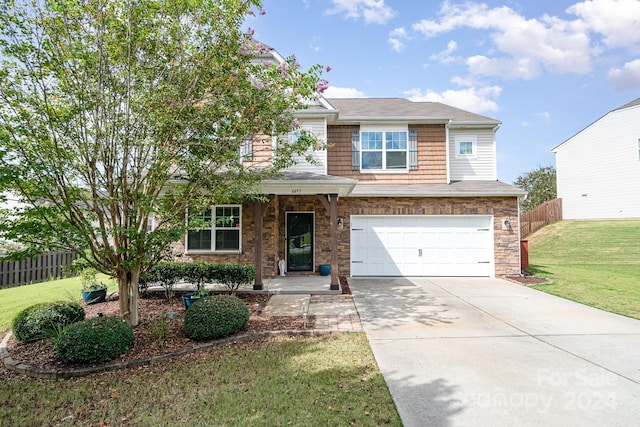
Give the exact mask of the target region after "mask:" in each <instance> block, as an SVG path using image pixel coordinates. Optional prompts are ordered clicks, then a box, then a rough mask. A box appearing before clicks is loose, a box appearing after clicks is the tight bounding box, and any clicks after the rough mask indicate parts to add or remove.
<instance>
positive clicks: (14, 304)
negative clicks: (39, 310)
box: [0, 275, 118, 332]
mask: <svg viewBox="0 0 640 427" xmlns="http://www.w3.org/2000/svg"><path fill="white" fill-rule="evenodd" d="M98 280H100V281H102V282H104V283H106V284H107V285H109V291H110V292H113V291H116V290H117V289H118V287H117V286H116V285H115V282H114V281H113V280H110V279H108V278H107V276H104V275H100V276H98ZM81 289H82V285H81V284H80V277H72V278H70V279H61V280H51V281H48V282H43V283H36V284H34V285H27V286H18V287H15V288H8V289H0V307H2V310H0V332H2V331H4V330H5V329H7V328H9V327H10V326H11V320H12V319H13V317H14V316H15V315H16V314H17V313H18V312H19V311H20V310H22V309H23V308H26V307H28V306H30V305H33V304H36V303H39V302H49V301H60V300H64V301H68V300H70V299H72V300H80V299H81V296H80V290H81Z"/></svg>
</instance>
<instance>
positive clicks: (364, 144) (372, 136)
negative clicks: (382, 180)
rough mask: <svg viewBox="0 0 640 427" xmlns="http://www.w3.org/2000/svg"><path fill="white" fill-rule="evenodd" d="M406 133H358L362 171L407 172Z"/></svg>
mask: <svg viewBox="0 0 640 427" xmlns="http://www.w3.org/2000/svg"><path fill="white" fill-rule="evenodd" d="M407 139H408V138H407V132H406V131H363V132H360V155H361V162H360V164H361V165H362V166H361V169H362V170H407V157H408V150H407Z"/></svg>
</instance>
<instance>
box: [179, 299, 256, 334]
mask: <svg viewBox="0 0 640 427" xmlns="http://www.w3.org/2000/svg"><path fill="white" fill-rule="evenodd" d="M248 323H249V309H248V308H247V306H246V305H245V304H244V303H243V302H242V300H240V299H239V298H237V297H235V296H232V295H214V296H211V297H208V298H202V299H200V300H198V301H196V302H194V303H193V304H192V305H191V307H189V309H188V310H187V313H186V314H185V315H184V332H185V334H186V335H187V336H188V337H189V338H191V339H193V340H196V341H203V340H211V339H216V338H222V337H226V336H228V335H231V334H235V333H236V332H239V331H241V330H243V329H244V328H246V327H247V324H248Z"/></svg>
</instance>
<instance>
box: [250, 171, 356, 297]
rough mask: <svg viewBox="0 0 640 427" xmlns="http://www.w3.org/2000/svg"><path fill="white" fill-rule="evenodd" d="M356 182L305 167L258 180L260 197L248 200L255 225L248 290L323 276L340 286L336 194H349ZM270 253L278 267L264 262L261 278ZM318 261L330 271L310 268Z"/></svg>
mask: <svg viewBox="0 0 640 427" xmlns="http://www.w3.org/2000/svg"><path fill="white" fill-rule="evenodd" d="M356 182H357V181H355V180H352V179H348V178H341V177H335V176H328V175H316V174H310V173H288V174H284V175H283V176H281V177H279V178H277V179H272V180H265V181H263V182H262V184H261V187H260V190H261V193H262V194H263V195H264V198H263V199H262V200H254V201H250V202H248V205H249V208H250V210H251V212H252V214H253V215H252V216H253V223H254V224H253V226H254V227H253V230H255V231H254V236H253V250H254V253H253V263H254V265H255V269H256V278H255V283H254V284H253V290H256V291H258V290H265V289H269V290H272V289H276V290H277V289H283V287H288V288H295V289H299V286H302V289H304V287H305V285H303V283H307V284H314V285H316V286H317V285H320V284H321V283H322V282H323V281H328V282H329V283H328V285H329V286H328V290H329V291H334V292H339V290H340V280H339V268H338V265H339V264H338V227H340V224H339V222H338V198H339V197H342V196H346V195H348V194H349V193H350V192H351V190H352V189H353V187H354V186H355V184H356ZM305 227H306V228H305ZM265 242H267V243H266V244H265ZM265 246H266V247H267V249H266V250H265ZM273 257H275V264H276V265H277V269H275V270H277V271H273V273H271V272H270V270H274V269H273V268H267V274H268V276H267V277H268V278H266V279H265V278H264V277H263V275H264V268H263V267H264V262H265V259H266V260H267V261H268V265H273V264H274V263H273ZM320 264H329V265H330V275H329V276H321V275H318V274H315V273H317V271H318V266H319V265H320ZM285 272H286V273H285ZM270 273H271V274H270ZM283 273H284V274H285V275H283ZM287 274H289V275H288V276H287ZM292 275H293V276H292ZM295 283H300V285H299V286H298V285H294V284H295ZM321 290H322V289H321Z"/></svg>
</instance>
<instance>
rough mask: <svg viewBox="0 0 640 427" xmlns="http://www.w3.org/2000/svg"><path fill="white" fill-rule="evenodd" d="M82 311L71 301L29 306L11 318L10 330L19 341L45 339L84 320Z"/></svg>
mask: <svg viewBox="0 0 640 427" xmlns="http://www.w3.org/2000/svg"><path fill="white" fill-rule="evenodd" d="M84 316H85V313H84V309H83V308H82V306H80V304H78V303H76V302H71V301H58V302H47V303H40V304H35V305H32V306H29V307H27V308H25V309H24V310H22V311H21V312H19V313H18V314H17V315H16V317H14V318H13V322H12V324H11V328H12V330H13V335H14V336H15V337H16V339H17V340H19V341H24V342H29V341H37V340H41V339H43V338H47V336H48V333H49V332H50V331H54V330H56V329H58V328H61V327H64V326H66V325H69V324H71V323H75V322H79V321H81V320H84Z"/></svg>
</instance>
